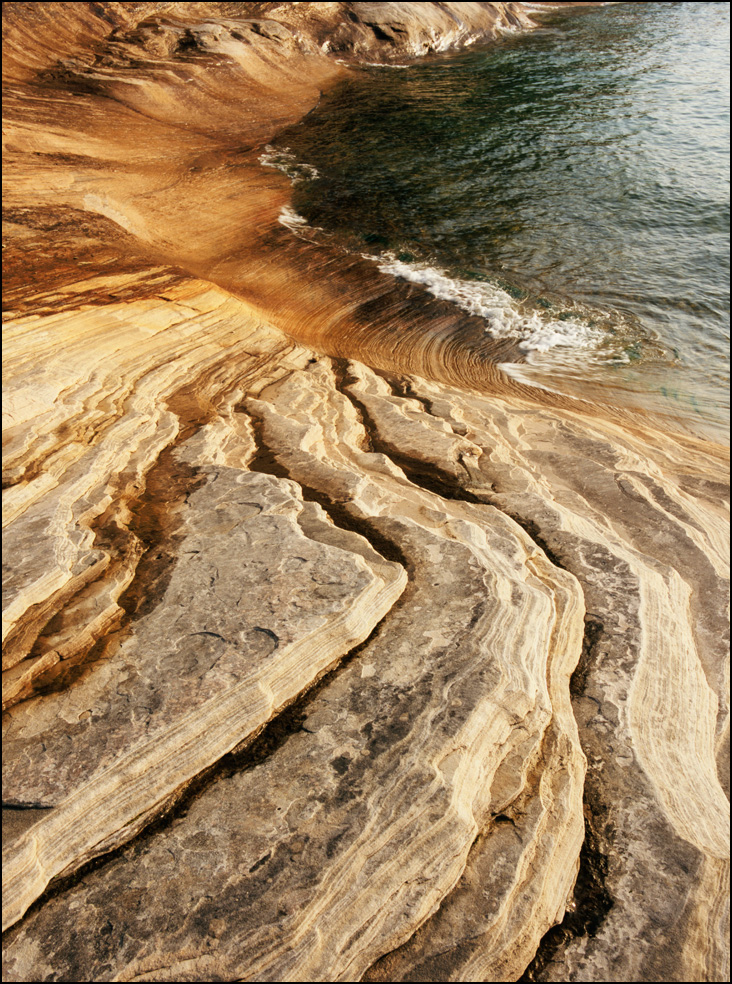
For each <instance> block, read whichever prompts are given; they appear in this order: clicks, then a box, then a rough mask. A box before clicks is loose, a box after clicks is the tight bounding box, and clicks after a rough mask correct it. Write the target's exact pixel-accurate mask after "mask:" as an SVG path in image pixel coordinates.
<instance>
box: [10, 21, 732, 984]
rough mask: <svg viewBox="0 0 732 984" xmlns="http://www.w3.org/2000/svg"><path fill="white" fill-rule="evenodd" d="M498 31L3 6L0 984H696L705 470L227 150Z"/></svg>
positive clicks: (722, 555)
mask: <svg viewBox="0 0 732 984" xmlns="http://www.w3.org/2000/svg"><path fill="white" fill-rule="evenodd" d="M541 6H551V5H542V4H521V3H439V4H438V3H297V4H294V3H9V4H4V5H3V17H4V20H5V32H4V59H3V70H4V76H3V77H4V98H5V107H6V116H7V120H6V150H5V184H6V209H5V213H4V219H5V223H4V226H5V244H6V245H5V252H4V258H5V295H6V310H5V324H4V347H3V358H4V379H5V400H4V436H3V449H4V451H3V482H4V489H5V492H4V530H5V541H4V546H5V551H4V564H3V572H4V602H3V639H4V654H3V710H4V718H3V739H4V765H3V770H4V771H3V782H4V794H3V833H4V845H5V846H4V893H3V895H4V902H3V926H4V930H5V936H4V963H3V966H4V976H3V980H6V981H57V980H78V981H313V982H314V981H358V980H364V981H725V980H728V979H729V907H728V897H729V798H728V796H729V787H728V782H727V777H728V773H729V703H728V691H729V629H728V626H729V621H728V612H729V522H728V501H729V495H728V453H727V450H726V449H725V448H722V447H720V446H717V445H715V444H712V443H710V442H708V441H705V440H702V439H698V438H695V437H693V436H690V435H689V434H684V433H673V432H672V431H671V430H670V429H669V428H668V427H661V426H659V425H658V424H657V423H655V422H654V421H653V420H652V419H650V418H647V417H644V416H643V415H642V414H640V413H636V412H634V411H631V410H621V409H619V408H611V407H602V406H599V405H595V404H591V403H589V402H581V401H579V400H572V399H570V398H565V397H562V396H560V395H559V394H553V393H543V392H541V391H539V390H532V389H529V388H526V387H523V386H522V385H521V384H519V383H517V382H515V381H512V380H511V379H509V378H508V377H506V376H505V375H504V374H503V373H502V372H501V370H500V368H499V367H498V362H500V361H502V360H505V359H507V358H510V357H511V352H510V349H509V346H508V345H507V343H495V344H494V346H493V349H492V350H491V351H487V350H486V353H485V357H480V358H478V357H476V358H466V357H465V355H464V350H463V349H461V347H460V344H459V339H460V338H465V337H468V336H469V335H470V333H471V332H474V333H475V335H476V337H477V336H478V335H479V334H480V335H483V334H484V333H483V331H482V326H481V325H480V324H479V323H478V319H475V318H472V317H471V316H469V315H466V314H463V313H462V312H460V311H459V310H458V309H457V308H454V307H453V306H451V305H450V304H447V303H446V302H442V301H438V300H435V299H434V298H432V297H431V296H430V295H428V294H427V292H426V291H425V290H424V289H423V288H422V287H420V286H418V285H414V284H412V285H407V284H405V283H403V282H397V281H395V280H394V279H393V278H391V277H390V276H388V275H387V274H383V273H380V272H378V270H377V269H376V268H375V266H374V265H373V264H371V263H369V262H367V261H366V260H363V259H361V258H359V257H350V258H348V257H346V256H344V255H343V254H342V253H340V252H338V251H337V250H336V249H334V248H333V249H331V248H330V247H328V246H327V245H323V244H322V243H318V242H311V241H309V240H308V239H307V237H305V238H303V237H302V236H296V235H293V233H292V231H291V229H290V228H288V226H287V224H286V221H285V223H284V224H283V222H282V221H281V220H282V218H283V216H284V217H285V219H286V217H287V214H288V213H287V211H286V209H287V206H288V201H289V194H290V188H289V183H288V181H287V179H286V178H285V177H284V175H282V174H281V173H279V172H278V171H276V170H273V169H272V168H266V167H262V166H261V164H260V162H259V158H260V156H261V154H262V152H263V148H264V146H265V145H266V144H267V143H268V141H270V140H272V139H273V138H274V137H275V135H276V134H277V133H278V132H279V131H280V130H282V129H283V128H284V127H286V126H287V125H291V124H292V123H294V122H296V121H297V120H299V119H301V118H302V117H303V116H304V115H306V114H307V113H308V112H309V110H310V109H311V108H312V107H313V106H314V105H315V103H316V102H317V100H318V98H319V96H320V93H321V91H322V90H323V89H324V88H325V87H326V86H329V85H331V84H333V83H334V82H335V81H336V80H341V79H344V78H346V77H347V76H348V73H349V72H350V71H352V70H353V66H354V65H357V64H358V63H360V62H384V63H389V62H399V61H403V60H404V59H406V58H411V57H416V56H421V55H424V54H428V53H430V52H435V51H444V50H447V49H449V48H452V47H456V46H459V45H462V44H466V43H473V42H474V41H476V40H489V39H490V38H491V37H495V36H496V35H497V34H499V33H500V32H502V31H506V30H530V29H531V28H532V26H533V21H532V19H531V16H532V13H533V11H534V10H535V8H537V7H541ZM565 6H566V5H565ZM572 6H574V5H572ZM576 6H578V7H582V6H584V5H583V4H577V5H576ZM283 210H284V211H283ZM473 351H475V349H473ZM488 356H490V359H489V358H488Z"/></svg>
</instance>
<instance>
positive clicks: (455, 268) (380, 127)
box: [265, 3, 730, 437]
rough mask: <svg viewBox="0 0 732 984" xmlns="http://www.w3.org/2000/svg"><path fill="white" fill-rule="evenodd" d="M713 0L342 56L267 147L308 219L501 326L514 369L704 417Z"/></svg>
mask: <svg viewBox="0 0 732 984" xmlns="http://www.w3.org/2000/svg"><path fill="white" fill-rule="evenodd" d="M729 17H730V15H729V4H727V3H643V4H639V3H627V4H616V5H611V6H608V7H603V8H592V9H590V10H589V11H588V12H584V13H581V14H577V13H575V14H569V15H568V14H566V13H565V14H553V15H551V17H550V18H547V17H544V18H543V19H542V25H543V26H542V27H541V28H539V29H538V30H537V31H535V32H532V33H528V34H526V33H522V34H514V35H510V36H506V37H505V38H503V39H502V40H500V41H499V42H498V43H492V44H491V45H490V46H483V47H481V48H477V47H476V48H473V49H468V50H467V51H463V52H461V53H459V54H454V55H450V56H440V57H435V58H432V59H427V60H423V61H420V62H418V63H416V64H413V65H410V66H407V67H403V68H369V69H363V70H359V71H358V73H357V74H356V76H355V78H351V79H350V80H349V81H347V82H345V83H343V84H341V85H339V86H338V87H337V88H336V89H334V90H333V91H331V92H329V93H328V94H327V95H326V97H325V98H324V99H323V100H322V101H321V104H320V105H319V106H318V107H317V109H316V110H315V111H314V112H313V113H311V114H310V116H309V117H308V118H307V119H306V120H305V121H304V122H303V123H301V124H299V125H298V126H297V127H294V128H293V129H291V130H290V131H289V132H288V133H286V134H285V135H284V136H283V138H281V139H280V140H279V141H278V145H277V147H275V148H271V149H270V150H269V151H268V153H267V154H266V155H265V159H266V161H267V162H269V163H274V164H276V165H278V166H280V167H282V168H283V169H284V170H286V171H288V172H289V173H290V175H291V176H292V177H293V178H294V179H295V186H294V195H295V197H294V202H293V206H294V209H295V210H296V212H297V213H298V214H299V215H301V216H302V217H304V218H305V219H306V220H307V222H308V224H309V225H310V226H313V227H319V228H320V229H321V230H323V235H327V236H330V237H332V238H334V239H336V240H337V241H338V242H339V243H340V244H341V245H343V246H345V247H346V248H348V249H349V250H354V251H358V252H361V253H363V254H367V255H369V256H371V257H372V258H373V259H374V262H375V263H378V264H379V266H380V267H381V268H382V269H385V270H388V271H390V272H391V273H393V274H394V275H395V276H398V277H401V278H403V279H408V280H412V281H417V282H420V283H423V284H424V285H425V286H426V287H427V288H428V289H429V290H431V291H432V293H434V294H436V295H437V296H439V297H443V298H446V299H449V300H452V301H453V302H454V303H457V304H459V305H460V306H462V307H464V308H465V309H466V310H469V311H471V312H472V313H474V314H479V315H480V316H481V317H483V318H484V320H485V324H486V332H487V333H488V334H491V335H496V336H510V337H515V338H517V339H518V340H519V342H520V347H521V351H522V353H523V356H524V358H525V360H526V362H525V364H524V365H522V366H520V367H519V368H518V370H514V371H515V372H516V371H517V372H518V373H519V374H520V375H521V377H522V378H524V379H526V380H529V381H532V382H533V383H535V384H537V385H542V386H545V387H549V388H554V389H559V390H562V391H567V392H579V393H586V392H587V387H588V386H590V387H592V386H593V385H595V386H596V389H597V392H598V393H600V394H601V398H603V399H605V400H611V401H612V400H617V401H618V402H623V403H625V404H628V403H630V404H631V405H632V404H636V405H639V406H645V407H647V408H650V409H652V410H655V411H658V412H661V413H665V414H669V415H671V416H673V417H675V418H677V419H679V420H682V421H684V423H685V425H686V426H688V427H690V428H691V429H692V430H695V431H697V432H701V433H709V432H711V433H713V434H714V435H715V436H717V437H719V436H720V433H723V431H724V428H725V426H726V422H727V420H728V416H729V369H728V345H729Z"/></svg>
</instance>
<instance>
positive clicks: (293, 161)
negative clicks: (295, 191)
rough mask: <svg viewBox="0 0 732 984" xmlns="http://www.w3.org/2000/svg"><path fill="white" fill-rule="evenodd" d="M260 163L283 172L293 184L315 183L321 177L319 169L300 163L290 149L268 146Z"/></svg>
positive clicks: (260, 158)
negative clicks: (301, 182) (302, 182)
mask: <svg viewBox="0 0 732 984" xmlns="http://www.w3.org/2000/svg"><path fill="white" fill-rule="evenodd" d="M259 163H260V164H263V165H264V167H274V168H276V169H277V170H278V171H282V173H283V174H286V175H287V177H288V178H289V179H290V181H291V182H292V183H293V184H299V182H300V181H314V180H315V178H318V177H320V174H319V172H318V169H317V167H313V165H312V164H304V163H303V162H302V161H298V159H297V158H296V157H295V155H294V154H293V153H292V151H291V150H290V148H289V147H273V146H272V145H271V144H267V146H266V147H265V148H264V153H263V154H260V155H259Z"/></svg>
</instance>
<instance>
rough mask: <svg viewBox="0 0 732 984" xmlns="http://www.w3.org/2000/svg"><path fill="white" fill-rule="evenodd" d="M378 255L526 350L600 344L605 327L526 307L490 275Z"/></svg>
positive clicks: (389, 269)
mask: <svg viewBox="0 0 732 984" xmlns="http://www.w3.org/2000/svg"><path fill="white" fill-rule="evenodd" d="M368 258H369V259H376V261H377V263H378V268H379V270H381V271H382V272H383V273H390V274H392V275H393V276H395V277H400V278H401V279H402V280H409V281H411V282H412V283H417V284H423V285H424V286H425V287H426V288H427V290H428V291H429V292H430V294H432V295H433V296H434V297H438V298H440V300H443V301H451V302H452V303H453V304H457V305H458V306H459V307H461V308H462V309H463V310H464V311H467V312H468V313H469V314H474V315H477V316H478V317H480V318H483V320H484V321H485V323H486V331H487V332H488V333H489V334H490V335H491V336H492V337H494V338H514V339H516V340H517V342H518V345H519V348H520V349H522V350H523V351H524V352H527V353H531V352H536V353H544V352H548V351H549V350H550V349H554V348H560V347H564V348H569V349H573V350H576V349H596V348H598V347H599V346H600V344H601V342H602V341H603V339H604V338H605V334H604V332H602V331H601V330H600V329H599V328H596V327H595V326H593V325H590V324H589V322H587V321H585V320H584V319H582V318H580V317H572V318H568V319H567V320H558V319H556V318H553V317H552V316H551V314H550V312H548V311H547V312H544V311H536V310H529V309H528V308H526V309H524V310H522V309H521V307H519V305H517V303H516V301H515V300H514V298H513V297H511V295H510V294H509V293H508V291H506V290H504V289H503V288H502V287H499V286H498V285H497V284H492V283H490V282H489V281H485V280H461V279H459V278H456V277H450V276H448V274H446V273H445V272H444V271H443V270H439V269H437V268H436V267H432V266H429V265H428V264H426V263H405V262H403V261H402V260H399V259H397V258H396V257H395V256H394V255H393V254H386V255H384V256H381V257H371V256H370V257H368Z"/></svg>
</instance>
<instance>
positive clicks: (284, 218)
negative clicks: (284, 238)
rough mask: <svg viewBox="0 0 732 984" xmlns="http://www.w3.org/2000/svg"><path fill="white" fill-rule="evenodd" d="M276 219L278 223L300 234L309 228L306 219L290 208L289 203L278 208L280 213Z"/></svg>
mask: <svg viewBox="0 0 732 984" xmlns="http://www.w3.org/2000/svg"><path fill="white" fill-rule="evenodd" d="M277 221H278V222H279V223H280V225H283V226H285V227H286V228H287V229H289V230H290V232H294V233H296V234H300V233H302V232H304V231H305V230H306V229H309V226H308V220H307V219H304V218H303V217H302V215H299V214H298V213H297V212H296V211H295V209H294V208H290V206H289V205H283V206H282V208H281V209H280V214H279V215H278V217H277Z"/></svg>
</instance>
